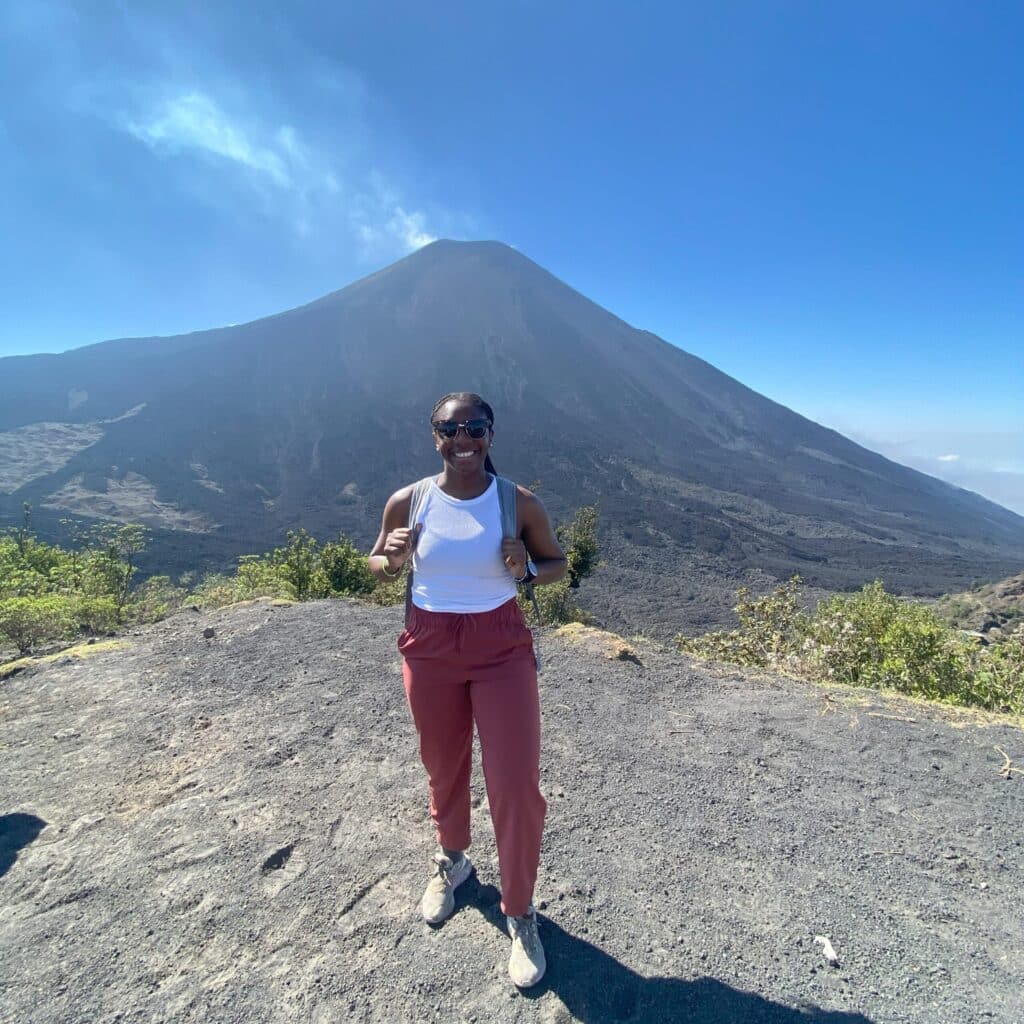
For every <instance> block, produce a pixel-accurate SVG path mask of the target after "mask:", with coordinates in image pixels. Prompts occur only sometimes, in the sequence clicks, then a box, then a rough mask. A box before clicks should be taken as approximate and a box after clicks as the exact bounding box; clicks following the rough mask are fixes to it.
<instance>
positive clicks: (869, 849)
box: [0, 601, 1024, 1024]
mask: <svg viewBox="0 0 1024 1024" xmlns="http://www.w3.org/2000/svg"><path fill="white" fill-rule="evenodd" d="M399 618H400V613H399V611H398V610H397V609H377V608H369V607H365V606H362V605H359V604H356V603H351V602H346V601H333V602H320V603H314V604H309V605H302V606H272V605H271V604H269V603H268V602H263V601H261V602H256V603H253V604H249V605H245V606H240V607H235V608H231V609H224V610H221V611H211V612H204V613H191V612H190V613H185V614H181V615H178V616H175V617H174V618H172V619H170V620H167V621H165V622H163V623H160V624H158V625H157V626H154V627H150V628H147V629H145V630H141V631H138V632H136V633H134V634H129V635H127V636H126V637H125V642H126V645H127V646H126V647H124V648H123V649H121V650H114V651H106V652H101V653H97V654H96V655H95V656H94V657H92V658H89V659H86V660H82V661H79V660H75V659H71V658H64V659H58V660H57V661H55V662H52V663H50V664H47V665H40V666H38V667H34V668H31V669H29V670H27V671H23V672H21V673H19V674H17V675H14V676H11V677H10V678H8V679H7V680H6V681H4V682H0V758H2V764H3V772H2V776H0V1020H2V1021H4V1022H5V1024H6V1022H7V1021H12V1022H13V1021H18V1022H40V1024H53V1022H70V1021H74V1022H78V1021H82V1022H85V1021H138V1022H142V1021H147V1022H148V1021H204V1022H205V1021H211V1022H212V1021H216V1022H221V1021H223V1022H228V1021H232V1022H233V1021H237V1022H245V1024H256V1022H264V1021H265V1022H271V1021H274V1022H276V1021H310V1022H321V1021H335V1020H346V1021H348V1020H351V1021H392V1020H395V1021H406V1020H409V1021H431V1020H438V1021H477V1022H491V1021H495V1022H497V1021H502V1022H503V1021H543V1022H564V1021H573V1020H578V1021H586V1022H591V1024H596V1022H606V1021H620V1020H621V1021H690V1022H697V1024H711V1022H716V1024H719V1022H720V1024H732V1022H762V1021H764V1022H768V1021H770V1022H779V1024H783V1022H786V1024H796V1022H801V1021H819V1022H830V1024H840V1022H843V1024H864V1022H889V1021H893V1022H896V1021H900V1022H914V1024H947V1022H949V1024H969V1022H976V1021H977V1022H982V1021H984V1022H989V1021H1000V1022H1005V1024H1019V1022H1020V1021H1022V1020H1024V994H1022V989H1024V911H1022V903H1024V900H1022V896H1024V851H1022V843H1024V829H1022V824H1021V823H1022V821H1024V780H1022V779H1021V777H1020V776H1018V775H1016V774H1015V773H1014V772H1013V771H1012V770H1011V771H1010V772H1009V773H1005V772H1004V773H1003V774H1000V768H1001V767H1002V766H1003V765H1004V764H1005V761H1006V757H1009V758H1010V759H1011V760H1013V759H1014V758H1016V760H1015V761H1013V763H1014V764H1020V760H1021V759H1022V758H1024V734H1022V733H1021V732H1020V731H1019V730H1018V729H1015V728H1014V727H1013V726H1012V725H1010V724H1007V723H999V722H993V721H986V720H983V719H981V718H980V717H978V716H965V715H961V716H957V715H955V714H953V713H951V712H949V711H942V710H936V709H934V708H929V707H926V706H924V705H921V704H911V703H909V702H896V701H894V700H883V699H882V698H881V697H879V696H878V695H875V694H864V693H855V692H852V691H839V690H827V691H826V690H820V689H816V688H813V687H810V686H806V685H803V684H799V683H795V682H792V681H789V680H782V679H778V678H772V677H767V676H763V677H762V676H759V677H751V676H746V675H743V674H741V673H740V672H738V671H732V670H726V669H721V668H714V667H709V666H704V665H698V664H695V663H692V662H689V661H687V660H685V659H681V658H680V657H678V656H676V655H674V654H672V653H671V652H670V651H667V650H664V649H662V648H659V647H657V646H655V645H654V644H651V643H641V644H640V645H639V646H638V647H637V648H636V653H637V655H638V662H637V661H632V660H609V659H608V658H606V657H605V656H604V654H603V653H602V651H601V650H600V645H599V644H596V643H594V642H592V641H588V640H587V639H586V638H585V637H584V638H583V641H582V642H581V641H579V640H577V641H572V640H570V639H569V638H566V637H550V636H549V637H545V638H544V641H543V646H544V654H545V659H546V668H545V672H544V675H543V677H542V688H543V706H544V729H545V744H544V758H543V784H544V788H545V791H546V794H547V797H548V800H549V803H550V811H549V826H548V830H547V833H546V837H545V845H544V856H543V864H542V868H541V876H540V879H539V884H538V891H537V898H538V900H539V901H543V902H542V907H543V910H542V925H541V934H542V936H543V938H544V941H545V944H546V946H547V950H548V956H549V961H550V968H549V973H548V976H547V977H546V979H545V980H544V982H543V983H542V984H541V985H540V986H538V987H537V989H535V990H532V991H530V992H527V993H522V994H520V993H517V991H516V990H515V989H514V988H513V987H512V985H511V983H510V982H509V980H508V977H507V975H506V973H505V963H506V957H507V946H508V940H507V938H506V936H505V935H504V933H503V931H502V920H501V916H500V914H499V911H498V907H497V901H498V891H497V889H496V888H495V885H496V882H497V879H498V874H497V865H496V862H495V855H494V842H493V837H492V834H491V831H490V825H489V821H488V819H487V809H486V801H485V799H484V796H483V788H482V785H481V783H480V779H479V773H478V774H477V778H476V780H475V783H474V785H475V794H476V797H477V800H476V801H475V810H474V815H475V823H474V824H475V829H476V835H475V844H474V848H473V856H474V859H475V862H476V864H477V869H478V875H477V878H475V879H472V880H470V881H469V882H468V883H466V885H465V886H463V887H462V889H460V890H459V899H458V909H457V912H456V914H455V915H454V916H453V917H452V918H451V919H450V920H449V921H447V922H446V923H445V924H444V925H443V926H441V927H439V928H436V929H432V928H430V927H428V926H427V925H425V924H423V923H422V922H421V921H420V920H419V919H418V918H417V916H416V913H415V903H416V900H417V898H418V896H419V894H420V892H421V890H422V887H423V884H424V882H425V879H426V868H427V863H428V859H429V855H430V853H431V852H432V846H431V830H430V827H429V819H428V817H427V813H426V792H425V782H424V778H423V774H422V770H421V768H420V766H419V763H418V760H417V756H416V750H415V734H414V731H413V728H412V725H411V723H410V721H409V718H408V714H407V711H406V708H405V704H404V698H403V694H402V689H401V684H400V678H399V669H400V662H399V657H398V655H397V652H396V650H395V646H394V637H395V635H396V633H397V631H398V628H399ZM210 628H212V629H213V631H214V634H213V636H212V637H209V638H204V636H203V632H204V630H208V629H210ZM996 747H1000V748H1002V750H1003V751H1005V752H1006V757H1004V755H1003V754H1002V753H1000V752H999V751H998V750H996ZM1007 774H1008V775H1009V777H1005V776H1006V775H1007ZM815 936H825V937H827V938H828V939H829V940H830V941H831V943H832V945H833V946H834V948H835V950H836V952H837V954H838V958H839V963H838V965H837V966H830V965H829V964H828V963H826V962H825V959H824V957H823V953H822V946H821V944H820V943H818V942H816V941H815Z"/></svg>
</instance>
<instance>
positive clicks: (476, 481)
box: [437, 469, 491, 499]
mask: <svg viewBox="0 0 1024 1024" xmlns="http://www.w3.org/2000/svg"><path fill="white" fill-rule="evenodd" d="M437 486H438V487H440V488H441V490H442V491H444V493H445V494H447V495H448V496H449V497H450V498H463V499H465V498H479V497H480V495H481V494H483V493H484V491H486V490H487V488H488V487H490V486H491V475H490V473H488V472H487V471H486V470H483V471H481V472H480V473H479V474H475V473H474V474H473V476H470V477H462V476H456V475H455V474H454V473H449V472H448V470H447V469H444V470H442V471H441V475H440V476H439V477H438V478H437Z"/></svg>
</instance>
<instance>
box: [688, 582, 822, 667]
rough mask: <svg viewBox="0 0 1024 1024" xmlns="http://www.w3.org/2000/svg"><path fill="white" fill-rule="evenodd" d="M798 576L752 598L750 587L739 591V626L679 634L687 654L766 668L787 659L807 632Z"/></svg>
mask: <svg viewBox="0 0 1024 1024" xmlns="http://www.w3.org/2000/svg"><path fill="white" fill-rule="evenodd" d="M801 584H802V580H801V579H800V577H799V576H794V577H792V578H791V579H790V580H789V581H788V582H786V583H783V584H781V585H780V586H778V587H776V588H775V590H773V591H772V592H771V593H770V594H765V595H763V596H762V597H756V598H753V597H751V595H750V590H749V589H748V588H747V587H740V589H739V590H738V591H737V592H736V596H737V598H738V602H737V604H736V606H735V608H734V609H733V611H735V612H736V614H737V616H738V617H739V620H740V628H739V629H730V630H716V631H714V632H712V633H705V634H704V635H703V636H698V637H686V636H683V635H681V634H680V635H679V636H677V637H676V645H677V646H678V647H679V649H680V650H681V651H683V652H684V653H686V654H694V655H697V656H698V657H702V658H711V659H713V660H715V661H729V662H733V663H734V664H737V665H751V666H756V667H759V668H765V667H767V666H770V665H779V664H780V663H781V662H786V661H788V660H789V659H790V658H791V657H792V656H793V654H794V652H795V651H797V650H798V649H799V647H800V642H801V640H802V638H803V636H804V634H805V631H806V628H807V626H806V616H805V615H803V613H801V612H800V605H799V600H800V586H801Z"/></svg>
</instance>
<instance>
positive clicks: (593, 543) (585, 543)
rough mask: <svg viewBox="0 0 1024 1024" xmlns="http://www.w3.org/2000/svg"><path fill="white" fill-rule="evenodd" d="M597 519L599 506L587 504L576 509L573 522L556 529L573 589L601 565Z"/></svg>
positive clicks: (567, 576) (567, 575)
mask: <svg viewBox="0 0 1024 1024" xmlns="http://www.w3.org/2000/svg"><path fill="white" fill-rule="evenodd" d="M597 519H598V510H597V506H596V505H585V506H583V508H578V509H577V510H576V514H575V516H573V520H572V522H571V523H569V524H568V525H565V526H559V527H558V529H557V530H556V531H555V535H556V536H557V537H558V542H559V543H560V544H561V545H562V549H563V550H564V551H565V557H566V560H567V562H568V565H569V568H568V572H567V573H566V578H567V579H568V581H569V586H570V587H571V588H572V589H573V590H576V589H577V588H578V587H579V585H580V581H581V580H584V579H586V578H587V577H588V576H592V575H593V574H594V570H595V569H597V567H598V566H599V565H600V558H601V546H600V544H599V543H598V539H597ZM571 621H581V620H571Z"/></svg>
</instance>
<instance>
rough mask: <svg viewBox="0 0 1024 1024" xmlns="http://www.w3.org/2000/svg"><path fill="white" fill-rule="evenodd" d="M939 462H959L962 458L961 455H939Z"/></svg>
mask: <svg viewBox="0 0 1024 1024" xmlns="http://www.w3.org/2000/svg"><path fill="white" fill-rule="evenodd" d="M938 460H939V462H959V461H960V456H959V455H939V456H938Z"/></svg>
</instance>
